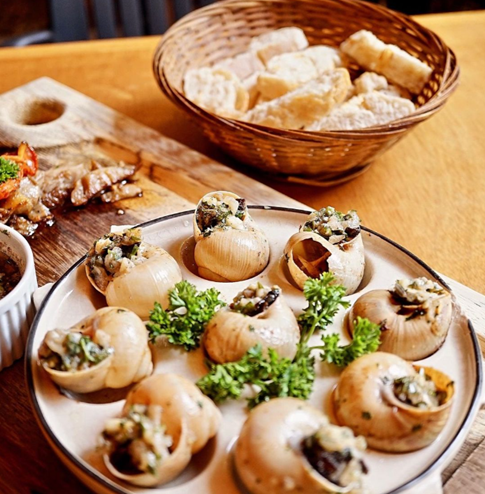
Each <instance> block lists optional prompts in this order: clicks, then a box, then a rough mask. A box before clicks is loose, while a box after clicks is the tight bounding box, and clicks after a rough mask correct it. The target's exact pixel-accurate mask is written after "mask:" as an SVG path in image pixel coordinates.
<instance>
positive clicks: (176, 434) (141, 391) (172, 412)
mask: <svg viewBox="0 0 485 494" xmlns="http://www.w3.org/2000/svg"><path fill="white" fill-rule="evenodd" d="M221 419H222V416H221V413H220V412H219V410H218V409H217V407H216V406H215V405H214V403H213V402H212V401H211V400H210V399H209V398H207V397H206V396H204V395H203V394H202V393H201V392H200V391H199V389H197V387H196V386H195V385H194V384H193V383H192V382H190V381H188V380H187V379H185V378H184V377H181V376H178V375H176V374H156V375H153V376H151V377H148V378H146V379H144V380H143V381H142V382H140V383H139V384H138V385H137V386H136V387H135V388H134V389H132V390H131V391H130V392H129V393H128V396H127V397H126V402H125V405H124V407H123V411H122V413H121V417H120V418H113V419H110V420H109V421H108V422H107V423H106V426H105V429H104V431H103V434H102V440H101V445H102V447H103V448H104V450H105V451H106V452H105V454H104V461H105V464H106V466H107V468H108V469H109V471H110V472H111V473H112V474H113V475H114V476H115V477H117V478H119V479H122V480H124V481H126V482H129V483H130V484H134V485H137V486H144V487H154V486H157V485H162V484H166V483H167V482H169V481H170V480H172V479H174V478H176V477H177V476H178V475H179V474H180V473H181V472H182V471H183V470H184V469H185V467H186V466H187V465H188V464H189V462H190V459H191V458H192V455H194V454H195V453H198V452H199V451H200V450H201V449H202V448H203V447H204V446H205V445H206V444H207V442H208V441H209V439H211V438H212V437H214V436H215V435H216V433H217V430H218V429H219V425H220V423H221Z"/></svg>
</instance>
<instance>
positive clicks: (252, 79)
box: [241, 72, 261, 110]
mask: <svg viewBox="0 0 485 494" xmlns="http://www.w3.org/2000/svg"><path fill="white" fill-rule="evenodd" d="M260 74H261V72H255V73H254V74H252V75H250V76H249V77H246V79H243V80H242V81H241V83H242V85H243V86H244V89H246V91H247V92H248V94H249V104H248V110H250V109H251V108H253V107H254V106H255V105H256V104H257V102H258V100H259V99H260V97H261V93H260V92H259V89H258V77H259V75H260Z"/></svg>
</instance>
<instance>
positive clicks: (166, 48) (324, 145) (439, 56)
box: [153, 0, 459, 185]
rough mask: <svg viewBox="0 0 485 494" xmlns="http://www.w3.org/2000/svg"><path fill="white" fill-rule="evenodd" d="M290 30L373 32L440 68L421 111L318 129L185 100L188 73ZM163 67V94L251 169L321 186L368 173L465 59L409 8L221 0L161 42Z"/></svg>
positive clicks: (324, 40)
mask: <svg viewBox="0 0 485 494" xmlns="http://www.w3.org/2000/svg"><path fill="white" fill-rule="evenodd" d="M287 26H297V27H300V28H301V29H303V31H304V32H305V34H306V36H307V38H308V41H309V42H310V45H315V44H325V45H332V46H339V45H340V43H341V42H342V41H343V40H344V39H346V38H347V37H348V36H350V35H351V34H353V33H354V32H356V31H358V30H360V29H367V30H370V31H372V32H373V33H374V34H375V35H376V36H377V37H379V38H380V39H382V40H383V41H385V42H386V43H393V44H396V45H398V46H399V47H400V48H402V49H403V50H405V51H407V52H408V53H410V54H411V55H414V56H416V57H418V58H419V59H421V60H423V61H424V62H426V63H427V64H428V65H429V66H430V67H432V68H433V74H432V77H431V79H430V81H429V82H428V83H427V84H426V86H425V87H424V88H423V90H422V92H421V94H419V95H418V96H416V97H415V99H414V102H415V103H416V105H417V106H418V108H417V110H416V111H415V112H414V113H412V114H411V115H409V116H407V117H405V118H401V119H399V120H395V121H393V122H391V123H389V124H386V125H380V126H374V127H368V128H365V129H361V130H354V131H325V132H309V131H297V130H285V129H274V128H269V127H265V126H260V125H256V124H252V123H246V122H241V121H238V120H231V119H227V118H222V117H219V116H217V115H215V114H212V113H210V112H207V111H205V110H203V109H202V108H200V107H198V106H197V105H195V104H194V103H192V102H191V101H190V100H188V99H187V98H186V97H185V96H184V93H183V77H184V74H185V72H186V71H187V70H188V69H191V68H196V67H202V66H207V65H212V64H214V63H216V62H217V61H219V60H222V59H224V58H226V57H232V56H234V55H236V54H238V53H241V52H243V51H245V50H246V49H247V47H248V45H249V42H250V39H251V38H252V37H253V36H257V35H259V34H262V33H264V32H266V31H270V30H274V29H279V28H282V27H287ZM153 66H154V72H155V76H156V78H157V80H158V82H159V84H160V87H161V88H162V90H163V92H164V93H165V94H166V95H167V96H168V97H169V98H170V99H171V100H172V101H174V102H175V103H176V104H177V105H178V106H179V107H181V108H183V109H184V110H185V111H187V112H188V113H189V115H190V116H191V117H192V118H193V119H195V121H196V123H197V125H198V126H199V127H200V128H201V129H202V130H203V132H204V134H205V135H206V136H207V137H208V138H209V139H210V140H211V141H212V142H214V143H215V144H217V145H218V146H220V147H221V148H222V149H223V150H225V151H226V152H227V153H229V154H230V155H232V156H234V157H235V158H237V159H238V160H240V161H242V162H244V163H247V164H249V165H251V166H254V167H257V168H260V169H261V170H264V171H267V172H271V173H275V174H279V175H280V176H281V177H284V178H286V179H287V180H290V181H295V182H302V183H308V184H315V185H331V184H335V183H338V182H343V181H346V180H349V179H351V178H353V177H355V176H356V175H358V174H359V173H362V172H363V171H364V170H366V169H367V167H368V166H369V164H370V163H371V162H372V161H373V160H374V159H375V158H377V157H378V156H379V155H380V154H381V153H383V152H384V151H385V150H386V149H388V148H389V147H391V146H392V145H393V144H395V143H396V142H397V141H398V140H399V139H401V138H402V137H403V136H404V135H405V134H406V133H407V132H409V131H410V130H411V129H412V128H413V127H414V126H415V125H417V124H418V123H420V122H422V121H423V120H425V119H427V118H428V117H430V116H431V115H433V114H434V113H435V112H437V111H438V110H439V109H440V108H441V107H442V106H443V105H444V104H445V102H446V100H447V98H448V97H449V96H450V94H451V93H452V92H453V91H454V90H455V89H456V87H457V85H458V77H459V68H458V65H457V63H456V58H455V55H454V54H453V52H452V51H451V50H450V49H449V48H448V47H447V46H446V45H445V44H444V42H443V41H442V40H441V39H440V38H439V37H438V36H436V35H435V34H434V33H432V32H431V31H429V30H428V29H426V28H424V27H422V26H420V25H419V24H418V23H416V22H415V21H413V20H412V19H411V18H409V17H407V16H405V15H403V14H400V13H398V12H394V11H391V10H389V9H385V8H383V7H380V6H378V5H374V4H371V3H367V2H361V1H352V0H254V1H243V0H225V1H222V2H217V3H215V4H213V5H211V6H208V7H205V8H202V9H199V10H197V11H194V12H193V13H191V14H189V15H187V16H186V17H184V18H183V19H182V20H180V21H179V22H178V23H176V24H175V25H174V26H173V27H172V28H171V29H169V30H168V32H167V33H166V34H165V36H164V37H163V39H162V41H161V43H160V44H159V46H158V48H157V51H156V53H155V56H154V65H153ZM350 69H351V72H352V67H351V68H350ZM354 70H357V66H356V67H354Z"/></svg>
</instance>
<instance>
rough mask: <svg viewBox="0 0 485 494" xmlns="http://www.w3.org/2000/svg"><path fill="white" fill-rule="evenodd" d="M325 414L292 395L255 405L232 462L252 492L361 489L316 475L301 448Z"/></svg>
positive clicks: (276, 493)
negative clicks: (342, 485) (337, 483)
mask: <svg viewBox="0 0 485 494" xmlns="http://www.w3.org/2000/svg"><path fill="white" fill-rule="evenodd" d="M328 423H329V422H328V418H327V417H326V416H325V415H324V414H323V413H322V412H320V411H319V410H317V409H316V408H313V407H312V406H310V405H309V404H308V403H306V402H304V401H302V400H298V399H296V398H275V399H272V400H270V401H269V402H266V403H263V404H261V405H258V406H257V407H256V408H255V409H254V410H252V411H251V413H250V414H249V417H248V419H247V420H246V422H245V423H244V425H243V427H242V430H241V433H240V435H239V438H238V440H237V443H236V449H235V466H236V470H237V473H238V475H239V477H240V479H241V480H242V482H243V484H244V485H245V486H246V487H247V489H248V490H249V491H250V492H251V493H252V494H280V493H283V492H298V493H301V494H315V493H317V492H318V493H348V492H361V491H360V490H355V489H354V486H352V485H351V486H348V487H341V486H338V485H336V484H334V483H332V482H330V481H329V480H328V479H326V478H325V477H323V476H322V475H320V474H319V473H318V472H317V471H316V470H314V469H313V468H312V467H311V465H310V464H309V463H308V461H307V460H306V458H305V456H304V455H303V453H302V452H301V450H300V445H301V442H302V441H303V440H304V439H305V438H307V437H309V436H312V435H313V434H315V433H316V432H317V431H318V430H319V429H321V428H322V427H325V426H327V425H328Z"/></svg>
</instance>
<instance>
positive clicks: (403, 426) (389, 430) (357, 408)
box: [333, 352, 454, 453]
mask: <svg viewBox="0 0 485 494" xmlns="http://www.w3.org/2000/svg"><path fill="white" fill-rule="evenodd" d="M420 369H422V370H421V374H422V375H421V376H419V374H420ZM423 375H424V379H423ZM419 378H421V380H423V381H424V383H425V384H426V386H429V385H431V386H432V387H433V390H432V391H431V392H430V393H426V392H424V391H421V390H420V387H419V386H416V385H414V388H413V387H412V386H411V387H410V386H409V384H413V383H414V382H415V381H416V380H417V379H419ZM397 386H399V388H398V387H397ZM403 386H407V388H408V395H405V396H404V398H406V399H405V400H404V401H403V399H404V398H403V399H400V398H399V396H401V394H402V392H401V391H397V390H400V389H401V388H402V387H403ZM453 395H454V385H453V381H452V380H451V379H450V378H449V377H448V376H446V375H445V374H444V373H442V372H440V371H438V370H436V369H432V368H428V367H418V366H413V365H412V364H411V363H409V362H407V361H405V360H403V359H402V358H400V357H398V356H397V355H393V354H391V353H383V352H376V353H372V354H369V355H364V356H363V357H360V358H358V359H357V360H355V361H354V362H352V363H351V364H350V365H349V366H348V367H347V368H346V369H345V370H344V371H343V373H342V374H341V376H340V379H339V382H338V384H337V387H336V389H335V391H334V395H333V401H334V409H335V415H336V417H337V420H338V422H339V423H340V424H341V425H345V426H347V427H350V428H351V429H352V430H353V431H354V433H355V434H359V435H362V436H364V437H365V438H366V441H367V443H368V445H369V446H370V447H371V448H375V449H378V450H381V451H386V452H393V453H399V452H408V451H415V450H418V449H421V448H424V447H425V446H428V445H429V444H431V443H432V442H433V441H434V440H435V439H436V437H437V436H438V434H439V433H440V432H441V431H442V430H443V427H444V426H445V424H446V421H447V420H448V416H449V414H450V410H451V405H452V401H453ZM437 397H439V399H438V398H437ZM407 398H409V401H408V399H407ZM410 400H413V402H411V401H410ZM433 401H434V403H433Z"/></svg>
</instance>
